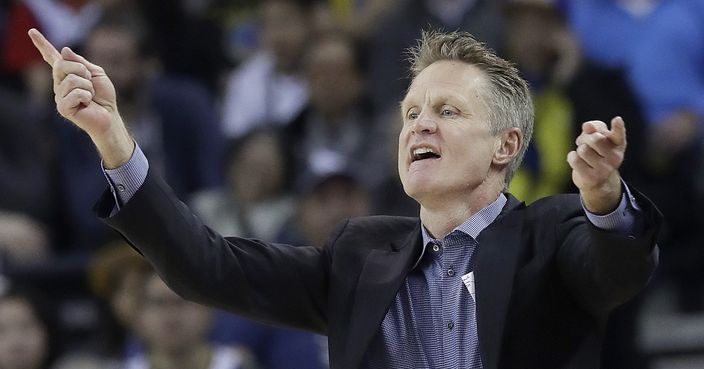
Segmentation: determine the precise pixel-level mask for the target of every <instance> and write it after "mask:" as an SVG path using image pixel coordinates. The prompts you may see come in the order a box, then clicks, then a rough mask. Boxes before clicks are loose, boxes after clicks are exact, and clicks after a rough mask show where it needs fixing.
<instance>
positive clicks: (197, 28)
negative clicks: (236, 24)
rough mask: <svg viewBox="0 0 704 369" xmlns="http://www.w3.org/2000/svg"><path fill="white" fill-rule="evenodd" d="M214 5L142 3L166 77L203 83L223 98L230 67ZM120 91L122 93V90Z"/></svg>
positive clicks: (184, 0) (180, 0)
mask: <svg viewBox="0 0 704 369" xmlns="http://www.w3.org/2000/svg"><path fill="white" fill-rule="evenodd" d="M209 3H210V1H193V0H150V1H139V2H137V4H138V9H139V10H140V11H141V14H142V15H143V16H144V18H145V19H146V23H147V29H148V32H149V34H150V35H151V37H152V41H153V43H152V44H151V45H150V46H151V47H153V49H154V53H155V54H156V56H157V57H158V59H159V62H160V66H161V67H162V68H163V70H164V73H165V74H168V75H171V76H175V77H181V78H190V79H194V80H197V81H199V82H200V83H202V84H203V85H204V86H205V87H206V89H207V91H208V92H209V93H210V96H209V98H214V97H216V96H218V95H219V91H220V82H221V81H220V80H221V78H222V76H223V74H224V73H225V70H226V69H227V67H228V59H227V56H226V54H225V41H224V39H223V37H224V36H223V30H222V27H221V25H220V24H219V23H218V22H216V21H215V19H214V18H215V17H214V15H212V14H211V13H209V9H210V6H209ZM118 91H119V90H118Z"/></svg>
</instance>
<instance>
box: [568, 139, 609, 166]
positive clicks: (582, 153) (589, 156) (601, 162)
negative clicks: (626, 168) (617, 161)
mask: <svg viewBox="0 0 704 369" xmlns="http://www.w3.org/2000/svg"><path fill="white" fill-rule="evenodd" d="M575 151H577V155H579V157H580V158H581V159H582V160H584V162H585V163H587V165H589V166H590V167H591V168H594V169H599V170H602V169H605V166H606V165H607V163H606V160H605V159H604V157H603V156H601V155H599V153H597V152H596V150H594V149H592V148H591V147H589V146H587V145H579V146H578V147H577V150H575Z"/></svg>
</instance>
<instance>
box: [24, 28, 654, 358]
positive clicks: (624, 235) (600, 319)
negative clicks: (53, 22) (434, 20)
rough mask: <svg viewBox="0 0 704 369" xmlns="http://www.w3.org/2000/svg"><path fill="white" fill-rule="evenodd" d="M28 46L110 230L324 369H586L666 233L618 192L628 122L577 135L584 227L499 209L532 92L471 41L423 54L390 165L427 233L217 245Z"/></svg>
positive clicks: (79, 86) (369, 226) (376, 222)
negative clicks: (303, 337)
mask: <svg viewBox="0 0 704 369" xmlns="http://www.w3.org/2000/svg"><path fill="white" fill-rule="evenodd" d="M30 36H31V37H32V39H33V41H34V42H35V45H37V48H38V49H39V50H40V51H41V52H42V54H43V56H44V58H45V60H46V61H47V62H48V63H50V64H51V65H52V66H53V70H54V72H53V75H54V81H55V88H54V90H55V92H56V94H57V98H56V101H57V107H58V110H59V112H60V113H61V114H62V115H64V116H65V117H67V118H68V119H70V120H71V121H72V122H74V123H75V124H76V125H78V126H79V127H80V128H81V129H83V130H84V131H86V133H88V135H89V136H90V137H91V138H92V140H93V142H94V143H95V145H96V147H97V148H98V151H99V153H100V154H101V156H102V158H103V165H104V166H105V168H107V170H106V172H107V176H108V178H109V179H110V182H111V189H113V192H112V193H111V192H106V195H105V196H104V197H103V199H102V200H101V201H100V202H99V203H98V205H97V208H96V210H97V211H98V213H99V214H100V215H101V216H103V217H106V219H105V220H106V222H107V223H108V224H110V225H111V226H113V227H114V228H115V229H117V230H118V231H119V232H121V233H122V234H123V235H124V236H125V238H126V239H128V240H129V241H130V243H131V244H132V245H134V246H135V247H136V248H137V249H139V251H140V252H142V253H143V254H144V255H145V256H146V257H147V258H148V259H149V260H151V262H152V263H153V264H154V265H155V266H156V268H157V270H158V271H159V274H160V275H161V276H162V277H163V278H164V279H165V280H166V281H167V283H168V284H169V285H170V287H171V288H172V289H174V290H175V291H176V292H177V293H179V294H181V295H182V296H184V297H186V298H188V299H192V300H194V301H197V302H200V303H204V304H211V305H217V306H220V307H224V308H227V309H229V310H232V311H234V312H237V313H240V314H242V315H244V316H247V317H250V318H253V319H258V320H261V321H266V322H270V323H273V324H284V325H288V326H293V327H298V328H302V329H307V330H311V331H315V332H319V333H323V334H326V335H328V339H329V344H330V346H329V350H330V364H331V367H332V368H359V367H362V368H441V367H442V368H456V367H457V368H485V369H494V368H595V367H598V362H599V350H600V343H601V337H602V335H603V329H604V325H605V322H606V318H607V316H608V312H609V311H610V310H611V309H613V308H614V307H615V306H617V305H618V304H620V303H622V302H624V301H626V300H627V299H628V298H630V297H632V296H633V295H634V294H636V293H637V292H638V291H639V290H640V289H641V288H642V287H643V286H644V285H645V284H646V283H647V281H648V279H649V278H650V276H651V274H652V272H653V269H654V267H655V264H656V260H657V248H656V247H655V237H656V234H657V228H658V224H659V222H660V220H659V218H660V216H659V213H658V212H657V210H656V209H655V208H654V206H653V205H652V204H651V203H650V202H649V201H648V200H647V199H645V198H644V197H643V196H642V195H640V194H638V193H636V192H635V191H632V190H628V188H627V187H626V186H625V185H624V184H623V183H622V182H621V179H620V177H619V174H618V167H619V166H620V164H621V162H622V160H623V154H624V151H625V146H626V136H625V127H624V123H623V121H622V120H621V119H620V118H615V119H613V120H612V122H611V124H612V128H611V129H609V128H607V126H606V124H605V123H603V122H596V121H593V122H587V123H585V124H584V125H583V131H582V134H581V135H580V136H579V137H578V138H577V141H576V142H577V145H578V147H577V149H576V150H575V151H572V152H570V154H569V155H568V157H567V160H568V162H569V163H570V165H571V167H572V168H573V172H572V177H573V180H574V182H575V185H577V187H578V188H579V189H580V195H581V202H582V203H583V204H584V205H583V206H584V208H585V209H586V217H585V209H583V207H582V205H581V204H580V197H577V196H576V195H563V196H556V197H553V198H546V199H544V200H541V201H538V202H536V203H535V204H533V205H531V206H526V205H525V204H522V203H520V202H519V201H517V200H516V199H515V198H513V197H512V196H511V195H510V194H508V193H505V192H503V190H504V189H505V188H506V184H507V183H508V181H509V180H510V178H511V175H512V173H513V172H514V171H515V169H516V168H517V167H518V165H519V163H520V157H521V155H522V154H523V152H524V151H525V148H526V146H527V143H528V141H529V139H530V134H531V126H532V107H531V103H530V98H529V93H528V87H527V85H526V83H525V81H523V80H522V79H521V78H520V77H519V76H518V73H517V71H516V69H515V68H514V67H513V66H512V65H511V64H510V63H508V62H506V61H504V60H503V59H500V58H498V57H497V56H496V55H494V54H493V53H492V52H490V51H489V50H487V49H486V48H485V47H483V45H481V44H480V43H479V42H477V41H476V40H475V39H474V38H472V37H471V36H470V35H469V34H466V33H449V34H443V33H436V32H428V33H425V34H424V37H423V40H422V41H421V42H420V44H419V46H418V48H417V49H416V50H415V56H414V64H413V72H414V75H415V77H414V80H413V82H412V84H411V87H410V89H409V91H408V93H407V95H406V97H405V98H404V100H403V103H402V105H401V106H402V108H401V109H402V114H403V121H404V123H403V127H402V128H401V133H400V135H399V159H398V166H399V174H400V177H401V180H402V182H403V185H404V188H405V190H406V192H407V193H408V194H409V195H410V196H411V197H413V198H415V199H416V200H417V201H418V202H419V203H420V204H421V211H420V222H419V221H418V219H415V218H396V217H371V218H357V219H353V220H349V221H348V222H346V223H345V224H344V225H342V226H341V227H340V228H339V229H338V230H337V231H336V232H334V234H333V236H332V237H331V239H330V241H329V242H328V244H327V245H326V247H324V248H323V249H322V250H321V249H315V248H313V247H290V246H286V245H277V244H270V243H266V242H262V241H259V240H247V239H237V238H227V239H225V238H223V237H221V236H219V235H217V234H214V233H213V232H212V231H210V230H209V229H208V228H207V227H205V226H204V225H203V224H202V223H201V222H200V221H199V220H198V219H197V218H196V217H194V216H193V215H192V213H191V212H190V211H189V209H188V208H187V207H186V206H185V205H183V204H182V203H181V202H179V201H178V200H177V199H176V197H175V196H174V195H173V193H172V191H171V190H169V188H168V186H166V185H165V184H164V183H163V181H162V180H160V179H159V178H158V177H156V176H154V175H153V174H151V173H145V172H147V170H146V167H147V163H146V159H145V158H144V157H143V155H142V154H141V151H140V150H139V149H138V148H135V147H136V145H135V143H134V142H133V140H132V139H131V138H130V136H129V134H128V133H127V130H126V129H125V128H124V124H123V122H122V120H121V118H120V115H119V113H118V110H117V106H116V103H115V100H114V89H113V88H112V85H111V84H110V81H109V79H108V77H107V76H106V75H105V74H104V73H103V71H102V69H101V68H100V67H98V66H96V65H94V64H92V63H90V62H88V61H86V60H85V59H84V58H82V57H81V56H79V55H77V54H75V53H74V52H72V51H71V50H70V49H68V48H64V49H62V50H61V52H60V53H59V52H58V51H57V50H56V49H54V47H53V46H51V44H49V43H48V42H47V41H45V40H44V39H43V38H42V37H41V35H40V34H39V33H38V32H37V31H35V30H32V31H30ZM631 193H632V195H631ZM599 214H602V215H599ZM587 217H588V219H587ZM421 225H422V226H421ZM475 250H476V253H475V252H474V251H475Z"/></svg>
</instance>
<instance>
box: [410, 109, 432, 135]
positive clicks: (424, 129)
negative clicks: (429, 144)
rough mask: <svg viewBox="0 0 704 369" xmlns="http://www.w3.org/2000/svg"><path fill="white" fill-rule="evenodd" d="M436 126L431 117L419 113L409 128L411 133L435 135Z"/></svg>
mask: <svg viewBox="0 0 704 369" xmlns="http://www.w3.org/2000/svg"><path fill="white" fill-rule="evenodd" d="M437 128H438V125H437V122H435V119H433V117H431V116H429V115H428V114H425V113H421V114H420V115H419V116H418V118H416V120H415V121H414V122H413V125H412V126H411V133H416V134H417V133H435V131H436V130H437Z"/></svg>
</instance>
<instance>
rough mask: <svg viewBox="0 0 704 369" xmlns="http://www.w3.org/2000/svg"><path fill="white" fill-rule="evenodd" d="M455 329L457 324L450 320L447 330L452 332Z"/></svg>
mask: <svg viewBox="0 0 704 369" xmlns="http://www.w3.org/2000/svg"><path fill="white" fill-rule="evenodd" d="M454 327H455V322H453V321H452V320H448V321H447V329H448V330H452V328H454Z"/></svg>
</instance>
